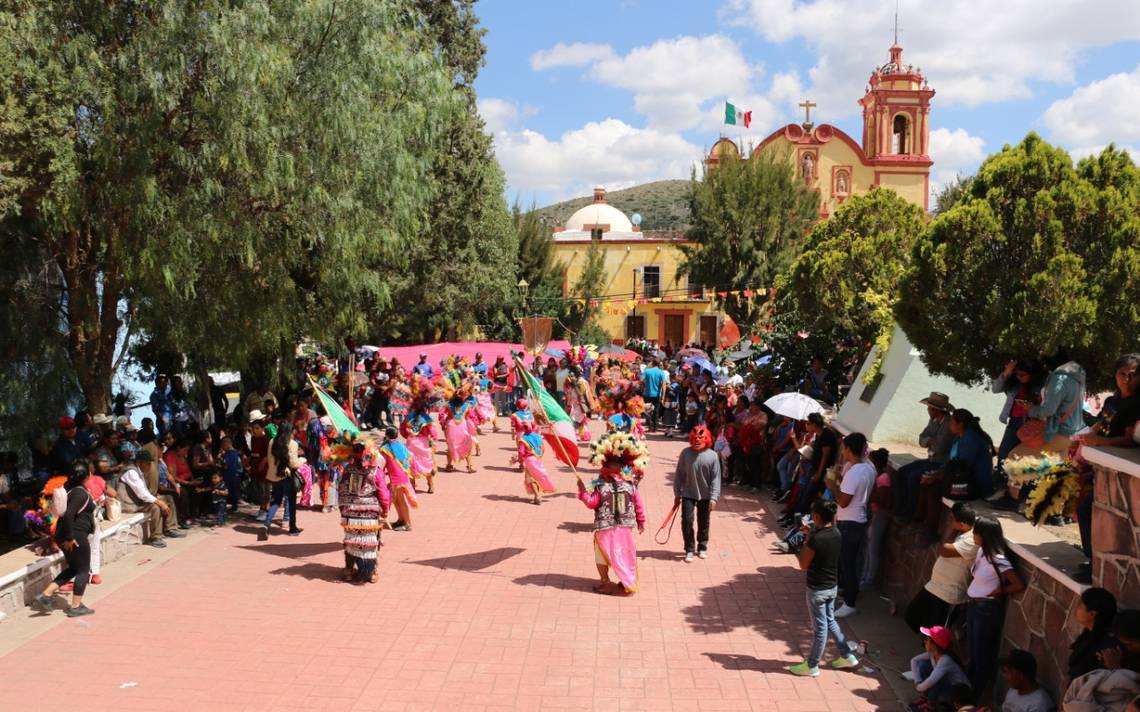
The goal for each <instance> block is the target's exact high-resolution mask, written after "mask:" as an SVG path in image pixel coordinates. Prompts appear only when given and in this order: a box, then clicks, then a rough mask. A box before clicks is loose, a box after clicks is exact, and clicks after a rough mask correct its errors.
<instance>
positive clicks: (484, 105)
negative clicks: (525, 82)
mask: <svg viewBox="0 0 1140 712" xmlns="http://www.w3.org/2000/svg"><path fill="white" fill-rule="evenodd" d="M476 107H477V108H478V110H479V116H481V117H483V123H485V124H486V125H487V130H488V131H490V132H491V133H498V132H500V131H504V130H506V129H508V128H511V127H512V126H514V124H515V122H516V121H518V118H519V107H518V105H517V104H515V103H514V102H513V101H507V100H506V99H496V98H494V97H491V98H486V99H480V100H479V101H478V102H477V103H476Z"/></svg>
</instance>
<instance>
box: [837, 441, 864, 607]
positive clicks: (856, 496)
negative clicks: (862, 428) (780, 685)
mask: <svg viewBox="0 0 1140 712" xmlns="http://www.w3.org/2000/svg"><path fill="white" fill-rule="evenodd" d="M840 454H842V456H843V460H844V462H845V463H846V465H845V466H844V469H843V474H842V475H841V476H840V477H839V479H838V481H834V482H829V483H828V484H827V488H828V490H829V491H830V492H831V495H832V496H833V497H834V498H835V501H836V503H837V504H838V505H839V512H838V513H837V514H836V515H835V526H836V528H838V529H839V533H840V534H841V535H842V536H843V547H842V549H840V554H839V593H840V596H841V597H842V599H843V605H841V606H840V607H839V608H837V609H836V611H835V617H836V618H844V617H846V616H849V615H852V614H854V613H856V612H857V611H856V610H855V598H856V597H857V596H858V595H859V574H860V573H862V567H860V566H859V554H860V552H861V551H862V550H863V542H864V541H865V540H866V539H867V520H868V517H867V505H868V503H869V502H870V501H871V490H872V489H874V487H875V466H874V465H872V464H871V463H870V462H869V461H868V460H867V438H866V436H864V435H863V434H862V433H851V434H850V435H848V436H847V437H845V438H843V446H842V447H841V448H840Z"/></svg>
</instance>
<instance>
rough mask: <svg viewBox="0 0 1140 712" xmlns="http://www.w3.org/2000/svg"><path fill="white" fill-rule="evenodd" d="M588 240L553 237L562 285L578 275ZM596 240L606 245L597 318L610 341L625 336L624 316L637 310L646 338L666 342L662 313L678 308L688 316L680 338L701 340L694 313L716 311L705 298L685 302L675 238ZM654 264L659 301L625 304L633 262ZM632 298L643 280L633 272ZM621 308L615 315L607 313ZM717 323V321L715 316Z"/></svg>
mask: <svg viewBox="0 0 1140 712" xmlns="http://www.w3.org/2000/svg"><path fill="white" fill-rule="evenodd" d="M590 244H591V243H590V241H589V240H582V241H574V242H558V241H555V243H554V255H555V262H560V263H561V264H562V266H563V268H564V269H565V278H564V280H563V285H564V288H565V289H566V290H568V291H569V290H572V289H573V287H574V284H575V283H576V282H577V281H578V278H579V277H580V276H581V274H582V269H583V268H584V266H585V263H586V253H587V251H588V250H589V249H590ZM595 244H600V245H601V246H602V248H603V249H604V250H605V265H606V283H605V287H604V288H603V289H602V294H604V295H605V296H606V299H605V300H604V301H602V303H601V305H600V309H599V311H598V323H599V324H600V326H601V327H602V328H603V329H605V331H606V332H607V333H608V334H609V335H610V338H612V339H614V340H619V341H624V339H625V335H626V334H625V324H626V321H625V317H626V316H627V315H630V314H634V313H636V314H637V315H639V316H645V317H646V319H645V338H647V339H650V340H655V341H658V342H659V343H661V344H664V342H665V335H664V334H663V333H662V330H661V326H662V323H661V314H662V313H665V312H669V313H683V314H685V315H687V316H688V318H687V329H686V330H685V332H684V335H683V340H684V341H694V340H699V339H700V334H699V332H698V329H699V323H700V322H699V318H698V316H699V315H701V314H704V315H706V316H707V315H719V314H720V312H718V311H716V310H715V309H714V308H713V306H712V303H711V301H710V300H701V301H690V300H688V299H687V296H688V294H687V292H688V289H689V287H688V279H687V278H686V277H685V276H684V275H682V274H680V272H679V268H680V266H681V263H682V262H683V259H684V256H683V255H682V253H681V250H680V247H679V246H678V245H679V244H684V243H679V242H678V241H673V240H654V239H649V238H642V239H633V240H628V241H626V240H613V241H610V240H602V241H601V242H598V243H595ZM649 265H656V266H658V267H660V268H661V282H660V284H661V295H662V296H661V301H660V302H657V303H647V304H638V305H636V307H635V308H634V309H632V310H631V309H630V308H629V306H628V301H629V300H631V299H633V298H634V270H635V269H637V268H638V267H643V266H649ZM636 295H637V298H639V299H641V298H645V291H644V287H643V280H642V278H641V276H638V277H637V291H636ZM616 311H620V312H621V313H618V314H615V313H612V312H616ZM718 323H719V320H718Z"/></svg>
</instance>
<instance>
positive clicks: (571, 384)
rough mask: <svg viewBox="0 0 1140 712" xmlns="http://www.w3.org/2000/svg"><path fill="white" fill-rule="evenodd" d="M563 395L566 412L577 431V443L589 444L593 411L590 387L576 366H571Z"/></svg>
mask: <svg viewBox="0 0 1140 712" xmlns="http://www.w3.org/2000/svg"><path fill="white" fill-rule="evenodd" d="M563 394H564V397H565V399H566V406H567V409H566V412H567V414H568V415H569V416H570V419H571V420H573V421H574V426H575V427H576V428H577V430H578V442H583V443H588V442H590V413H592V412H593V410H594V409H593V401H592V399H591V398H590V386H589V384H588V383H586V381H585V379H583V378H582V373H581V371H579V370H578V368H577V367H576V366H571V368H570V373H569V375H567V376H566V385H565V387H564V388H563Z"/></svg>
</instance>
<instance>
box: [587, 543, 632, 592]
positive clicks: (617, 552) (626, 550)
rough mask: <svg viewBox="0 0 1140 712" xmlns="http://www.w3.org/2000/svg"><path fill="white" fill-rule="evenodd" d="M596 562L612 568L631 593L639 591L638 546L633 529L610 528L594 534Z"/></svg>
mask: <svg viewBox="0 0 1140 712" xmlns="http://www.w3.org/2000/svg"><path fill="white" fill-rule="evenodd" d="M594 560H595V561H597V563H599V564H604V565H606V566H609V567H610V570H612V571H613V572H614V575H616V576H617V580H618V581H619V582H621V585H622V586H623V587H624V588H625V590H626V591H629V592H630V593H632V592H634V591H636V590H637V544H636V543H634V540H633V529H632V528H631V527H610V528H608V529H598V530H597V531H595V532H594Z"/></svg>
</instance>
